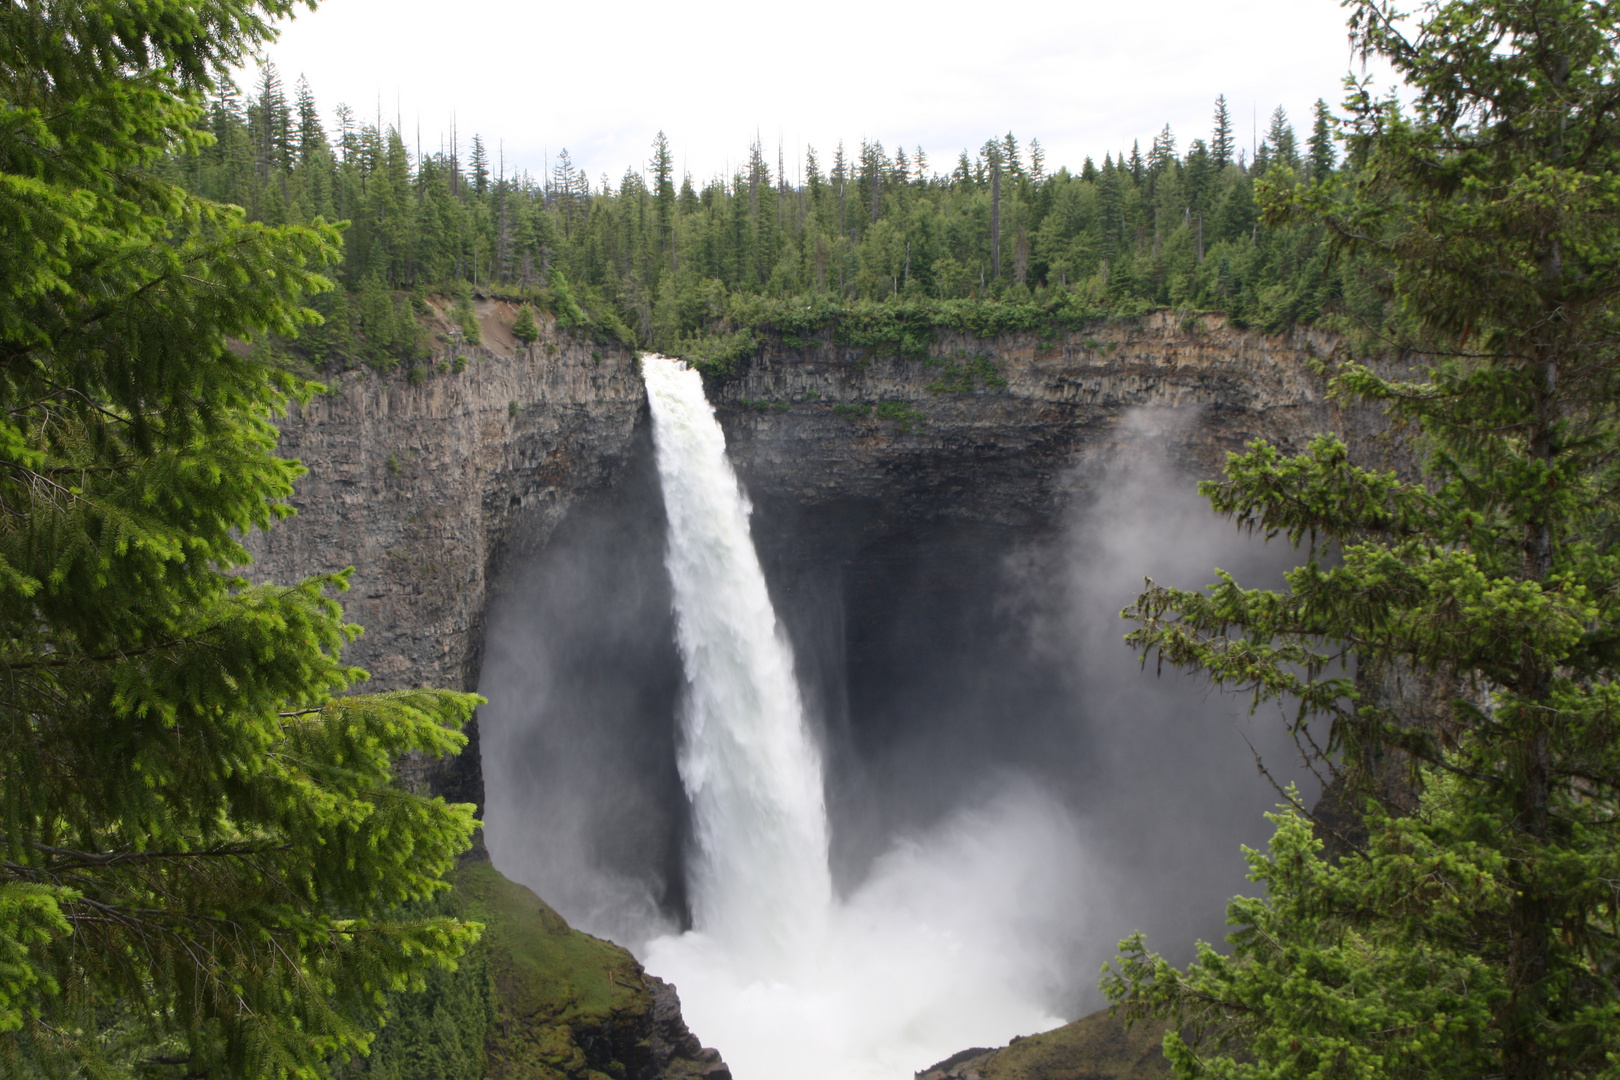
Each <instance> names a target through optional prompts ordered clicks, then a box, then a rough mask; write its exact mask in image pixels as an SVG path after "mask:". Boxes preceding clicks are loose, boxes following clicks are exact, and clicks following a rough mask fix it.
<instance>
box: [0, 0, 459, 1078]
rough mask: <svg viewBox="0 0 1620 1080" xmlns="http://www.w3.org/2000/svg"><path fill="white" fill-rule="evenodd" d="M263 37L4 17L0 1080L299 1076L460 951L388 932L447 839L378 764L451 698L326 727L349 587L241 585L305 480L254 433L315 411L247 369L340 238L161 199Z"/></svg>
mask: <svg viewBox="0 0 1620 1080" xmlns="http://www.w3.org/2000/svg"><path fill="white" fill-rule="evenodd" d="M291 6H292V5H291V4H290V3H283V2H280V0H265V2H261V3H253V2H249V0H193V2H186V0H168V2H165V3H162V4H137V5H131V4H127V3H122V2H118V0H74V2H73V3H46V4H31V5H8V6H7V7H6V8H5V9H4V10H3V11H0V36H3V38H4V40H5V42H6V45H7V49H6V52H5V55H4V56H3V57H0V84H3V85H4V87H5V89H4V91H3V93H0V163H3V165H0V167H3V169H4V173H3V180H4V182H3V183H0V220H4V221H6V222H8V223H11V224H8V225H7V227H5V228H4V229H0V292H3V294H4V295H5V297H6V298H7V299H6V303H5V306H4V309H3V314H0V368H3V370H4V378H3V379H0V397H3V398H4V408H3V409H0V458H3V460H4V464H5V468H4V469H3V470H0V608H3V623H4V625H5V627H6V631H5V644H4V648H3V649H0V668H3V669H4V673H5V679H4V680H3V681H4V685H5V687H6V690H5V692H4V694H3V695H0V710H3V711H4V713H5V716H4V720H3V722H0V742H3V746H0V791H3V792H4V793H5V800H4V802H5V807H4V811H3V814H4V827H3V830H0V832H3V840H0V844H3V845H4V847H5V852H6V854H5V859H4V862H3V865H0V911H3V912H4V917H3V918H0V972H3V974H0V1062H3V1064H0V1070H5V1071H6V1072H7V1073H8V1074H14V1073H15V1071H16V1070H17V1069H19V1068H21V1069H23V1070H25V1071H26V1070H29V1069H30V1068H31V1066H30V1065H29V1062H31V1061H32V1062H36V1063H40V1064H44V1065H49V1066H51V1068H52V1071H53V1072H58V1073H64V1074H65V1073H69V1072H73V1073H89V1074H96V1075H108V1074H109V1070H114V1069H116V1070H120V1071H122V1070H128V1071H130V1072H149V1071H153V1070H159V1069H163V1070H168V1069H173V1070H174V1071H175V1072H177V1073H180V1072H183V1073H185V1074H186V1075H193V1076H211V1077H231V1078H238V1077H239V1078H243V1080H246V1078H259V1077H287V1076H292V1075H297V1076H301V1077H303V1076H310V1077H313V1076H318V1075H324V1074H325V1072H326V1071H327V1069H328V1067H329V1066H330V1065H331V1064H332V1063H334V1062H341V1061H342V1060H343V1059H344V1058H346V1057H348V1056H350V1055H352V1054H354V1053H355V1052H357V1051H359V1050H361V1049H363V1048H364V1047H365V1046H366V1045H367V1043H368V1041H369V1039H370V1032H371V1031H373V1030H375V1028H376V1026H377V1024H378V1022H379V1021H380V1019H381V1017H380V1015H379V1013H380V1009H381V1004H380V1003H381V1001H382V1000H383V996H382V995H383V994H384V992H385V991H388V990H390V989H394V988H399V987H403V986H405V985H409V984H411V983H413V982H418V983H419V982H420V980H421V978H422V974H423V972H424V971H425V970H426V969H427V968H428V967H429V966H431V965H432V964H434V963H448V962H450V961H451V960H452V959H453V958H454V957H455V956H456V955H458V954H459V953H460V952H461V951H462V949H463V948H464V947H465V945H466V944H467V943H468V942H469V940H470V939H471V938H472V936H473V935H474V933H475V928H474V927H470V926H467V925H464V924H461V923H460V922H458V921H457V920H455V919H453V918H449V917H422V918H417V917H411V916H403V915H400V914H399V911H400V905H402V904H404V903H406V902H408V901H412V900H414V899H419V898H424V897H426V896H428V895H430V894H432V893H433V892H434V891H436V890H438V889H440V888H442V887H443V882H442V876H443V874H444V872H445V871H446V870H447V869H448V868H449V867H450V865H451V863H452V860H453V859H454V858H455V856H456V854H457V853H458V852H460V851H461V850H463V849H465V848H466V846H467V844H468V842H469V838H470V835H471V830H472V827H473V822H472V818H471V810H472V808H471V807H469V806H449V805H446V804H445V803H444V802H443V801H442V800H437V799H428V798H425V797H420V796H417V795H414V794H411V793H409V792H407V791H405V790H403V789H402V788H401V787H400V786H399V785H398V783H397V782H396V780H395V779H394V776H393V770H392V762H393V761H394V760H395V759H396V758H399V757H401V756H403V755H405V754H408V753H413V752H423V753H427V754H430V755H441V754H446V753H454V752H455V751H456V750H457V749H459V747H460V746H461V745H462V743H463V741H464V740H463V739H462V737H461V736H460V735H459V734H457V732H456V731H455V730H454V729H455V728H456V727H458V726H459V725H460V724H461V722H462V721H464V720H465V719H466V718H467V716H468V714H469V713H470V711H471V708H472V705H473V704H474V702H475V700H476V699H474V698H472V697H470V696H469V695H461V694H449V693H443V692H438V691H431V690H415V691H406V692H400V693H394V694H384V695H372V696H364V695H350V694H347V693H346V691H347V690H348V689H349V688H350V687H352V686H353V684H355V683H356V682H357V681H358V680H359V679H360V678H361V677H362V675H363V673H361V672H359V671H357V670H355V669H354V668H351V667H349V666H347V665H345V664H343V663H342V661H341V659H340V656H339V652H340V649H341V648H342V646H343V645H344V644H345V643H346V642H347V641H349V640H350V639H351V638H352V637H353V636H354V634H355V633H356V632H357V628H355V627H352V626H348V625H346V624H345V623H344V622H343V621H342V613H341V610H340V609H339V607H338V606H337V604H336V602H335V601H334V600H333V598H332V595H331V594H332V593H333V592H334V591H336V590H339V589H341V588H342V587H343V585H344V583H345V580H346V575H345V574H343V573H338V574H331V575H323V576H319V577H315V578H311V579H309V580H306V581H303V582H299V583H295V584H291V585H286V586H273V585H252V584H250V583H249V582H248V581H247V580H245V579H244V578H242V577H241V576H238V574H237V568H239V567H241V566H242V565H244V564H245V563H246V562H247V561H248V557H247V554H246V551H245V550H244V548H243V547H242V543H241V535H242V534H243V533H245V532H246V531H248V530H249V529H252V528H264V527H268V526H269V525H270V524H271V523H272V522H273V521H275V520H276V519H278V518H281V517H284V516H286V515H287V514H288V513H290V512H291V510H290V508H289V507H288V506H287V504H286V499H287V497H288V496H289V495H290V494H291V492H292V482H293V480H294V479H295V478H296V477H297V476H298V475H299V473H300V471H301V470H300V469H299V467H298V466H297V464H296V463H295V462H292V461H287V460H283V459H281V458H278V457H276V456H275V446H276V435H277V433H276V430H275V428H274V427H273V426H272V425H271V423H270V421H269V417H270V416H271V415H273V414H274V413H275V412H277V411H278V410H280V409H282V408H284V407H285V405H286V403H287V401H288V398H289V397H295V398H298V399H303V400H307V399H308V398H309V397H310V396H311V395H312V393H313V392H314V391H315V390H316V389H317V387H315V386H314V385H312V384H309V383H304V382H301V381H299V380H296V379H294V378H292V377H290V376H288V375H287V374H286V373H285V372H283V371H281V370H279V369H277V368H274V367H272V366H269V364H268V363H267V362H266V361H265V360H264V359H261V357H264V356H266V355H267V353H268V349H267V348H266V347H265V346H266V342H267V337H266V336H267V335H268V334H271V333H276V334H292V333H294V332H296V331H297V330H298V328H300V327H304V326H308V325H309V324H310V323H311V322H312V321H313V320H314V314H313V313H312V312H311V311H310V310H309V309H308V308H306V307H305V301H306V299H307V298H308V297H310V296H313V295H314V294H317V293H320V292H321V291H323V290H324V289H326V288H327V287H328V282H327V281H326V280H325V279H324V278H323V277H322V276H321V275H320V273H319V271H320V270H321V269H322V268H323V267H325V266H327V265H329V264H330V263H332V262H333V261H334V260H335V258H336V257H337V242H338V233H337V232H336V230H335V229H332V228H330V227H324V226H323V227H319V228H299V227H270V226H265V225H262V224H250V223H248V222H246V221H244V219H243V216H242V214H241V213H240V211H238V210H237V209H235V208H233V207H227V206H223V205H219V204H215V203H211V202H208V201H206V200H204V199H201V198H199V197H196V196H190V195H187V194H185V193H184V192H182V191H180V190H178V189H176V188H173V187H171V186H170V185H168V184H167V183H165V182H163V181H161V180H159V179H158V178H157V176H156V174H155V168H156V166H157V164H158V159H159V155H160V154H161V153H162V152H164V151H166V150H167V151H191V150H195V149H197V148H198V147H199V146H200V144H201V138H200V136H199V134H198V133H197V132H196V130H195V129H194V127H193V125H194V124H196V123H197V122H198V121H199V118H200V117H201V116H202V115H203V113H202V111H201V110H200V108H199V107H198V106H199V105H200V104H201V103H202V102H203V101H204V100H205V98H206V95H208V94H209V93H210V92H212V91H213V90H215V89H216V88H217V87H218V86H220V85H221V84H222V83H223V82H224V81H226V80H228V78H229V76H230V72H231V71H232V70H233V69H235V68H237V67H239V65H240V64H241V62H242V60H243V58H244V56H245V54H247V53H249V52H252V51H253V50H255V49H256V48H257V47H259V46H260V45H262V44H263V43H265V42H266V41H267V40H268V39H269V38H270V36H271V34H272V29H271V27H270V25H269V22H268V20H269V19H270V18H273V17H275V16H278V15H283V14H286V13H287V12H288V11H289V10H290V9H291ZM277 89H278V87H277V85H276V84H275V82H274V81H273V80H271V79H267V80H265V82H264V83H263V84H262V86H261V90H262V92H261V95H260V102H261V104H262V103H266V102H270V101H273V99H274V93H273V91H275V90H277ZM272 119H273V118H272ZM274 129H275V124H272V125H270V127H269V129H268V130H271V131H272V132H273V131H274ZM283 145H284V144H283ZM23 223H26V229H19V226H21V225H22V224H23ZM240 341H250V342H254V343H255V349H254V355H250V356H243V355H241V354H240V352H239V351H238V350H236V349H234V348H233V347H232V345H233V343H235V342H240ZM114 1010H116V1015H115V1014H114ZM115 1020H116V1021H117V1023H116V1024H114V1023H113V1021H115ZM86 1033H89V1034H86Z"/></svg>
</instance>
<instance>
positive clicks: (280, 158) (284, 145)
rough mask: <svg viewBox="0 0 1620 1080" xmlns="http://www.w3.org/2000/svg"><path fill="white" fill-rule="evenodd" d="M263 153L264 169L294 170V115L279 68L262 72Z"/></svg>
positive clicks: (260, 119)
mask: <svg viewBox="0 0 1620 1080" xmlns="http://www.w3.org/2000/svg"><path fill="white" fill-rule="evenodd" d="M258 106H259V123H260V150H261V153H262V154H263V158H262V161H263V162H264V168H265V169H267V170H268V169H290V168H292V152H293V146H292V142H293V140H292V111H291V110H290V109H289V108H288V107H287V95H286V92H285V91H284V90H283V89H282V87H281V73H280V72H278V71H277V70H276V65H275V64H273V63H266V64H265V65H264V66H263V67H262V68H260V69H259V95H258Z"/></svg>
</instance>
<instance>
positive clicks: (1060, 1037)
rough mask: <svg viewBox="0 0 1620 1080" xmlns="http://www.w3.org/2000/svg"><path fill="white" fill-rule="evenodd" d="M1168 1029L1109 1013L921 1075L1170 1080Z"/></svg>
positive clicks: (943, 1079) (960, 1057)
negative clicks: (1166, 1050)
mask: <svg viewBox="0 0 1620 1080" xmlns="http://www.w3.org/2000/svg"><path fill="white" fill-rule="evenodd" d="M1165 1030H1166V1025H1165V1024H1162V1023H1159V1024H1155V1023H1139V1024H1137V1025H1136V1026H1135V1027H1132V1028H1129V1029H1127V1028H1126V1026H1125V1021H1124V1020H1123V1019H1121V1018H1119V1017H1114V1016H1110V1015H1109V1014H1108V1010H1106V1009H1104V1010H1103V1011H1101V1012H1095V1013H1092V1014H1091V1015H1090V1016H1085V1017H1081V1018H1080V1019H1079V1020H1076V1021H1075V1022H1074V1023H1072V1024H1065V1025H1064V1026H1063V1027H1060V1028H1055V1029H1053V1030H1052V1031H1047V1032H1043V1033H1041V1034H1039V1035H1028V1036H1024V1037H1023V1038H1018V1039H1014V1040H1013V1041H1012V1042H1011V1043H1010V1044H1009V1045H1007V1046H1005V1047H1003V1048H1001V1049H1000V1050H984V1051H972V1050H968V1051H964V1052H962V1053H960V1054H957V1055H955V1056H954V1057H951V1058H947V1059H946V1060H945V1061H942V1062H940V1063H939V1064H938V1065H935V1066H933V1067H931V1068H929V1069H926V1070H924V1071H923V1072H921V1073H918V1074H917V1075H918V1077H919V1078H920V1080H1168V1077H1169V1076H1170V1063H1169V1062H1168V1061H1166V1060H1165V1058H1164V1053H1163V1052H1162V1051H1161V1050H1160V1047H1161V1046H1162V1045H1163V1043H1164V1033H1165Z"/></svg>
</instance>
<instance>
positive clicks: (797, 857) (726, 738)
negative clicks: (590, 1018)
mask: <svg viewBox="0 0 1620 1080" xmlns="http://www.w3.org/2000/svg"><path fill="white" fill-rule="evenodd" d="M642 376H643V378H644V380H645V381H646V384H647V400H648V402H649V404H650V406H651V409H652V418H653V443H654V448H655V451H656V457H657V464H658V474H659V480H660V483H661V486H662V488H663V494H664V506H665V510H666V512H667V516H668V519H669V531H668V547H667V549H666V554H665V563H666V565H667V567H668V569H669V577H670V582H671V584H672V586H673V593H674V604H675V622H676V636H677V638H678V644H679V647H680V653H681V657H682V660H683V662H684V665H685V670H686V690H685V696H684V700H683V701H682V704H681V735H682V738H681V741H680V751H679V755H680V756H679V761H678V765H679V768H680V774H681V780H682V783H683V785H684V786H685V788H686V793H687V796H688V798H689V799H690V801H691V808H692V819H693V833H694V840H695V847H696V850H695V851H694V852H693V853H692V854H691V856H690V857H689V858H688V860H687V862H688V867H687V869H688V874H687V892H688V896H689V898H690V901H691V905H692V916H693V924H694V925H693V929H692V931H690V932H689V933H686V934H680V935H674V936H665V937H658V938H654V939H653V940H651V941H649V942H648V943H647V945H646V949H645V955H644V957H643V959H644V960H645V962H646V965H647V969H648V970H649V971H651V972H653V973H654V974H657V975H659V976H661V977H663V978H667V979H670V980H672V981H673V982H675V984H676V985H677V987H678V988H679V990H680V992H681V996H682V1001H683V1005H684V1012H685V1015H686V1018H687V1020H688V1022H689V1023H690V1024H691V1025H692V1026H693V1028H694V1029H695V1030H696V1031H697V1032H699V1033H700V1034H701V1035H702V1037H703V1039H704V1041H705V1042H708V1043H710V1044H712V1045H714V1046H716V1047H718V1048H719V1049H720V1051H721V1052H722V1053H723V1054H724V1055H725V1057H726V1060H727V1062H728V1063H729V1064H730V1066H731V1068H732V1069H733V1072H734V1075H735V1076H736V1077H737V1078H738V1080H909V1077H911V1075H912V1074H913V1073H914V1071H915V1070H916V1069H918V1068H921V1067H923V1066H926V1065H927V1064H928V1063H930V1062H932V1061H937V1060H939V1059H941V1058H943V1057H945V1056H946V1055H948V1054H950V1053H952V1052H954V1051H956V1050H960V1049H961V1048H962V1047H963V1046H968V1045H981V1046H982V1045H990V1044H993V1043H997V1042H1005V1041H1006V1040H1007V1039H1008V1038H1010V1037H1011V1036H1013V1035H1016V1034H1021V1033H1022V1034H1027V1033H1029V1032H1031V1031H1042V1030H1045V1029H1047V1028H1050V1027H1053V1026H1055V1025H1057V1024H1059V1023H1061V1020H1059V1019H1058V1018H1057V1017H1055V1016H1053V1015H1052V1014H1051V1012H1050V1011H1049V1009H1048V1008H1047V1006H1046V1005H1045V1002H1044V1001H1043V1000H1042V999H1043V998H1044V997H1046V996H1047V995H1046V993H1044V992H1043V988H1044V987H1045V986H1046V985H1049V984H1050V983H1051V982H1052V981H1053V978H1054V976H1057V975H1058V973H1057V972H1055V971H1052V970H1051V969H1052V967H1053V963H1054V960H1055V958H1056V956H1057V955H1058V952H1057V951H1055V950H1054V949H1053V947H1052V940H1053V937H1054V935H1053V934H1051V933H1050V932H1049V930H1048V928H1046V927H1044V926H1039V925H1036V926H1035V927H1031V926H1029V925H1028V924H1029V923H1030V922H1031V920H1030V919H1029V917H1028V916H1027V914H1026V913H1025V909H1026V907H1032V908H1034V909H1035V910H1038V911H1045V910H1053V911H1057V910H1069V909H1072V908H1073V906H1074V905H1075V904H1076V903H1077V902H1080V901H1081V896H1080V894H1081V892H1082V890H1081V889H1080V888H1079V887H1078V877H1077V871H1078V868H1077V866H1076V865H1075V864H1074V858H1075V855H1074V853H1076V852H1078V851H1079V849H1080V841H1079V838H1078V835H1077V834H1076V832H1075V830H1074V827H1073V824H1072V823H1071V822H1070V820H1069V819H1068V817H1067V815H1066V813H1065V811H1064V810H1063V808H1062V807H1060V806H1058V805H1056V804H1055V803H1053V802H1052V801H1051V800H1050V799H1046V798H1044V797H1043V796H1041V795H1040V794H1039V793H1037V792H1033V791H1017V790H1010V791H1008V792H1007V793H1005V794H1004V795H1003V796H1001V797H998V798H997V799H994V800H991V801H990V802H988V803H986V804H984V805H981V806H977V807H974V808H972V809H971V810H969V811H965V812H963V813H961V814H958V815H956V816H954V817H953V818H951V819H949V820H947V821H946V822H944V823H942V824H941V825H940V826H939V827H938V828H936V829H935V830H934V831H932V832H931V833H930V834H927V835H923V836H920V837H917V838H913V839H907V840H905V841H903V842H900V843H897V844H896V845H895V847H894V849H893V850H891V851H890V852H889V853H888V854H887V855H885V856H884V857H883V858H881V859H879V860H878V862H877V864H876V865H875V866H874V867H873V870H872V873H871V875H870V876H869V877H868V879H867V880H866V881H864V882H863V883H861V885H860V886H859V887H858V888H857V889H856V890H855V891H854V892H853V893H852V894H851V895H849V896H848V897H845V898H843V899H840V900H836V901H835V899H834V897H833V890H832V881H831V873H830V871H829V868H828V826H827V811H826V805H825V801H824V796H823V788H822V764H821V756H820V753H819V752H818V749H817V746H816V743H815V741H814V740H813V739H812V738H811V736H810V732H809V729H808V726H807V724H806V718H805V715H804V707H803V704H802V702H801V700H800V695H799V688H798V684H797V683H796V681H795V678H794V669H793V651H792V649H791V648H790V646H789V645H788V642H787V639H786V637H785V636H784V634H783V630H782V627H781V626H780V625H779V624H778V622H777V619H776V613H775V611H774V610H773V609H772V607H771V600H770V594H769V592H768V590H767V589H766V587H765V575H764V573H763V572H762V571H761V569H760V565H759V556H758V554H757V553H756V552H755V550H754V544H753V539H752V537H751V535H750V532H749V525H748V518H749V506H748V501H747V499H746V498H745V497H744V495H743V493H742V489H741V488H740V487H739V485H738V482H737V476H736V474H735V473H734V472H733V471H732V468H731V463H730V461H729V460H728V459H727V458H726V443H725V436H724V434H723V433H722V432H721V430H720V425H719V424H718V423H717V422H716V421H715V417H714V411H713V409H711V408H710V407H709V403H708V401H707V400H705V398H704V396H703V383H702V380H701V379H700V377H699V375H698V373H697V372H696V371H692V370H689V369H688V368H687V366H686V365H685V364H684V363H682V362H681V361H679V360H672V359H670V358H669V357H664V356H657V355H651V354H648V355H645V356H643V358H642ZM1058 868H1066V869H1058ZM1036 922H1037V924H1038V922H1039V920H1036ZM1032 931H1033V932H1032Z"/></svg>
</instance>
